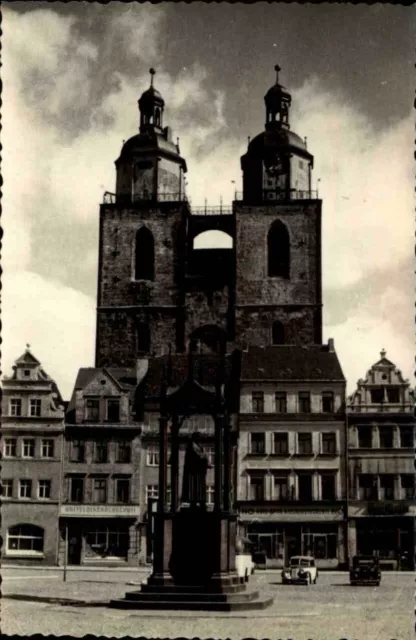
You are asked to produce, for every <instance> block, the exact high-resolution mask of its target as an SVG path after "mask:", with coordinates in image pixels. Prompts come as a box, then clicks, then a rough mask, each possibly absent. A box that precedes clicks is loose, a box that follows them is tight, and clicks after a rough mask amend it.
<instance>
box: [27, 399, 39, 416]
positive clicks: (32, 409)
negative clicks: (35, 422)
mask: <svg viewBox="0 0 416 640" xmlns="http://www.w3.org/2000/svg"><path fill="white" fill-rule="evenodd" d="M41 407H42V401H41V400H40V399H39V398H31V400H30V404H29V415H30V417H31V418H39V417H40V414H41Z"/></svg>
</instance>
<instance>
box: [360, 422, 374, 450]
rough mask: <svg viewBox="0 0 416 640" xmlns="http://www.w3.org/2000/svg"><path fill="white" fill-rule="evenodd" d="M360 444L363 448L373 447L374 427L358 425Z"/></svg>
mask: <svg viewBox="0 0 416 640" xmlns="http://www.w3.org/2000/svg"><path fill="white" fill-rule="evenodd" d="M358 446H359V447H360V448H361V449H371V446H372V429H371V427H367V426H365V427H358Z"/></svg>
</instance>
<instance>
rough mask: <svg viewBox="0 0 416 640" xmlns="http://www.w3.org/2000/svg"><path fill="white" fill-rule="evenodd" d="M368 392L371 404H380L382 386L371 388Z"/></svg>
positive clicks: (382, 396) (382, 398) (382, 393)
mask: <svg viewBox="0 0 416 640" xmlns="http://www.w3.org/2000/svg"><path fill="white" fill-rule="evenodd" d="M370 394H371V403H372V404H381V403H382V402H383V400H384V387H378V388H376V389H371V391H370Z"/></svg>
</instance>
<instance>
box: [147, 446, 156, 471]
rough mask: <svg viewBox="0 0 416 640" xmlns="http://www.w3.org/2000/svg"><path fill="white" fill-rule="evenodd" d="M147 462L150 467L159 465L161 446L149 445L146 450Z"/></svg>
mask: <svg viewBox="0 0 416 640" xmlns="http://www.w3.org/2000/svg"><path fill="white" fill-rule="evenodd" d="M146 464H147V466H148V467H158V466H159V448H158V447H157V446H156V445H152V446H150V447H147V450H146Z"/></svg>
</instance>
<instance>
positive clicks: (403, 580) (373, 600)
mask: <svg viewBox="0 0 416 640" xmlns="http://www.w3.org/2000/svg"><path fill="white" fill-rule="evenodd" d="M2 573H3V584H2V593H3V598H2V602H1V632H2V633H3V634H21V635H30V634H33V633H43V634H55V635H58V636H59V635H63V634H70V635H72V636H83V635H85V634H88V633H90V634H94V635H106V636H117V637H121V636H125V635H131V636H141V635H142V636H147V637H149V638H150V637H151V638H167V637H169V638H179V637H187V638H194V637H198V636H199V637H204V638H232V639H235V640H239V639H240V638H274V639H276V640H277V639H278V638H281V639H282V640H283V639H285V640H287V639H288V638H291V639H293V640H308V639H313V640H318V639H319V640H340V639H341V638H348V640H392V639H395V640H410V639H411V638H412V639H414V630H413V629H414V621H415V617H414V576H413V574H411V573H407V574H405V573H402V574H389V573H384V574H383V579H382V584H381V586H380V587H350V586H349V584H348V575H347V574H346V573H331V574H325V573H321V574H320V576H319V579H318V584H317V585H312V586H310V587H306V586H283V585H281V584H280V574H279V572H276V573H272V572H267V573H260V572H258V573H257V574H256V575H255V576H253V578H252V579H251V583H252V585H253V587H256V588H257V589H259V590H261V591H262V592H267V593H272V594H273V596H274V598H275V600H274V604H273V605H272V606H270V607H268V608H267V609H265V610H263V611H258V612H247V613H244V612H232V613H207V612H201V613H199V614H197V613H195V612H186V611H167V612H163V611H154V612H153V611H122V610H115V609H108V608H106V607H105V606H98V607H97V606H86V605H84V606H68V605H64V604H60V603H59V599H60V598H72V599H79V600H84V601H85V602H88V601H89V602H91V601H103V602H104V601H106V600H109V599H110V598H117V597H122V596H123V595H124V593H125V591H128V590H134V589H135V586H134V583H136V584H137V583H138V582H140V580H142V579H144V578H145V577H146V575H147V574H148V571H141V572H128V573H127V572H119V571H117V570H112V571H111V572H94V571H88V572H69V573H68V580H67V582H66V583H63V582H62V573H61V572H60V571H59V570H57V571H56V572H54V571H48V572H46V571H37V572H34V571H30V570H29V571H26V572H25V571H23V570H19V571H13V570H5V571H3V572H2ZM129 583H133V584H129ZM136 588H137V587H136ZM13 596H20V597H25V598H28V600H16V599H14V598H13ZM36 597H37V598H45V599H47V598H51V599H55V601H52V602H51V601H49V602H43V601H34V600H33V598H36Z"/></svg>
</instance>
